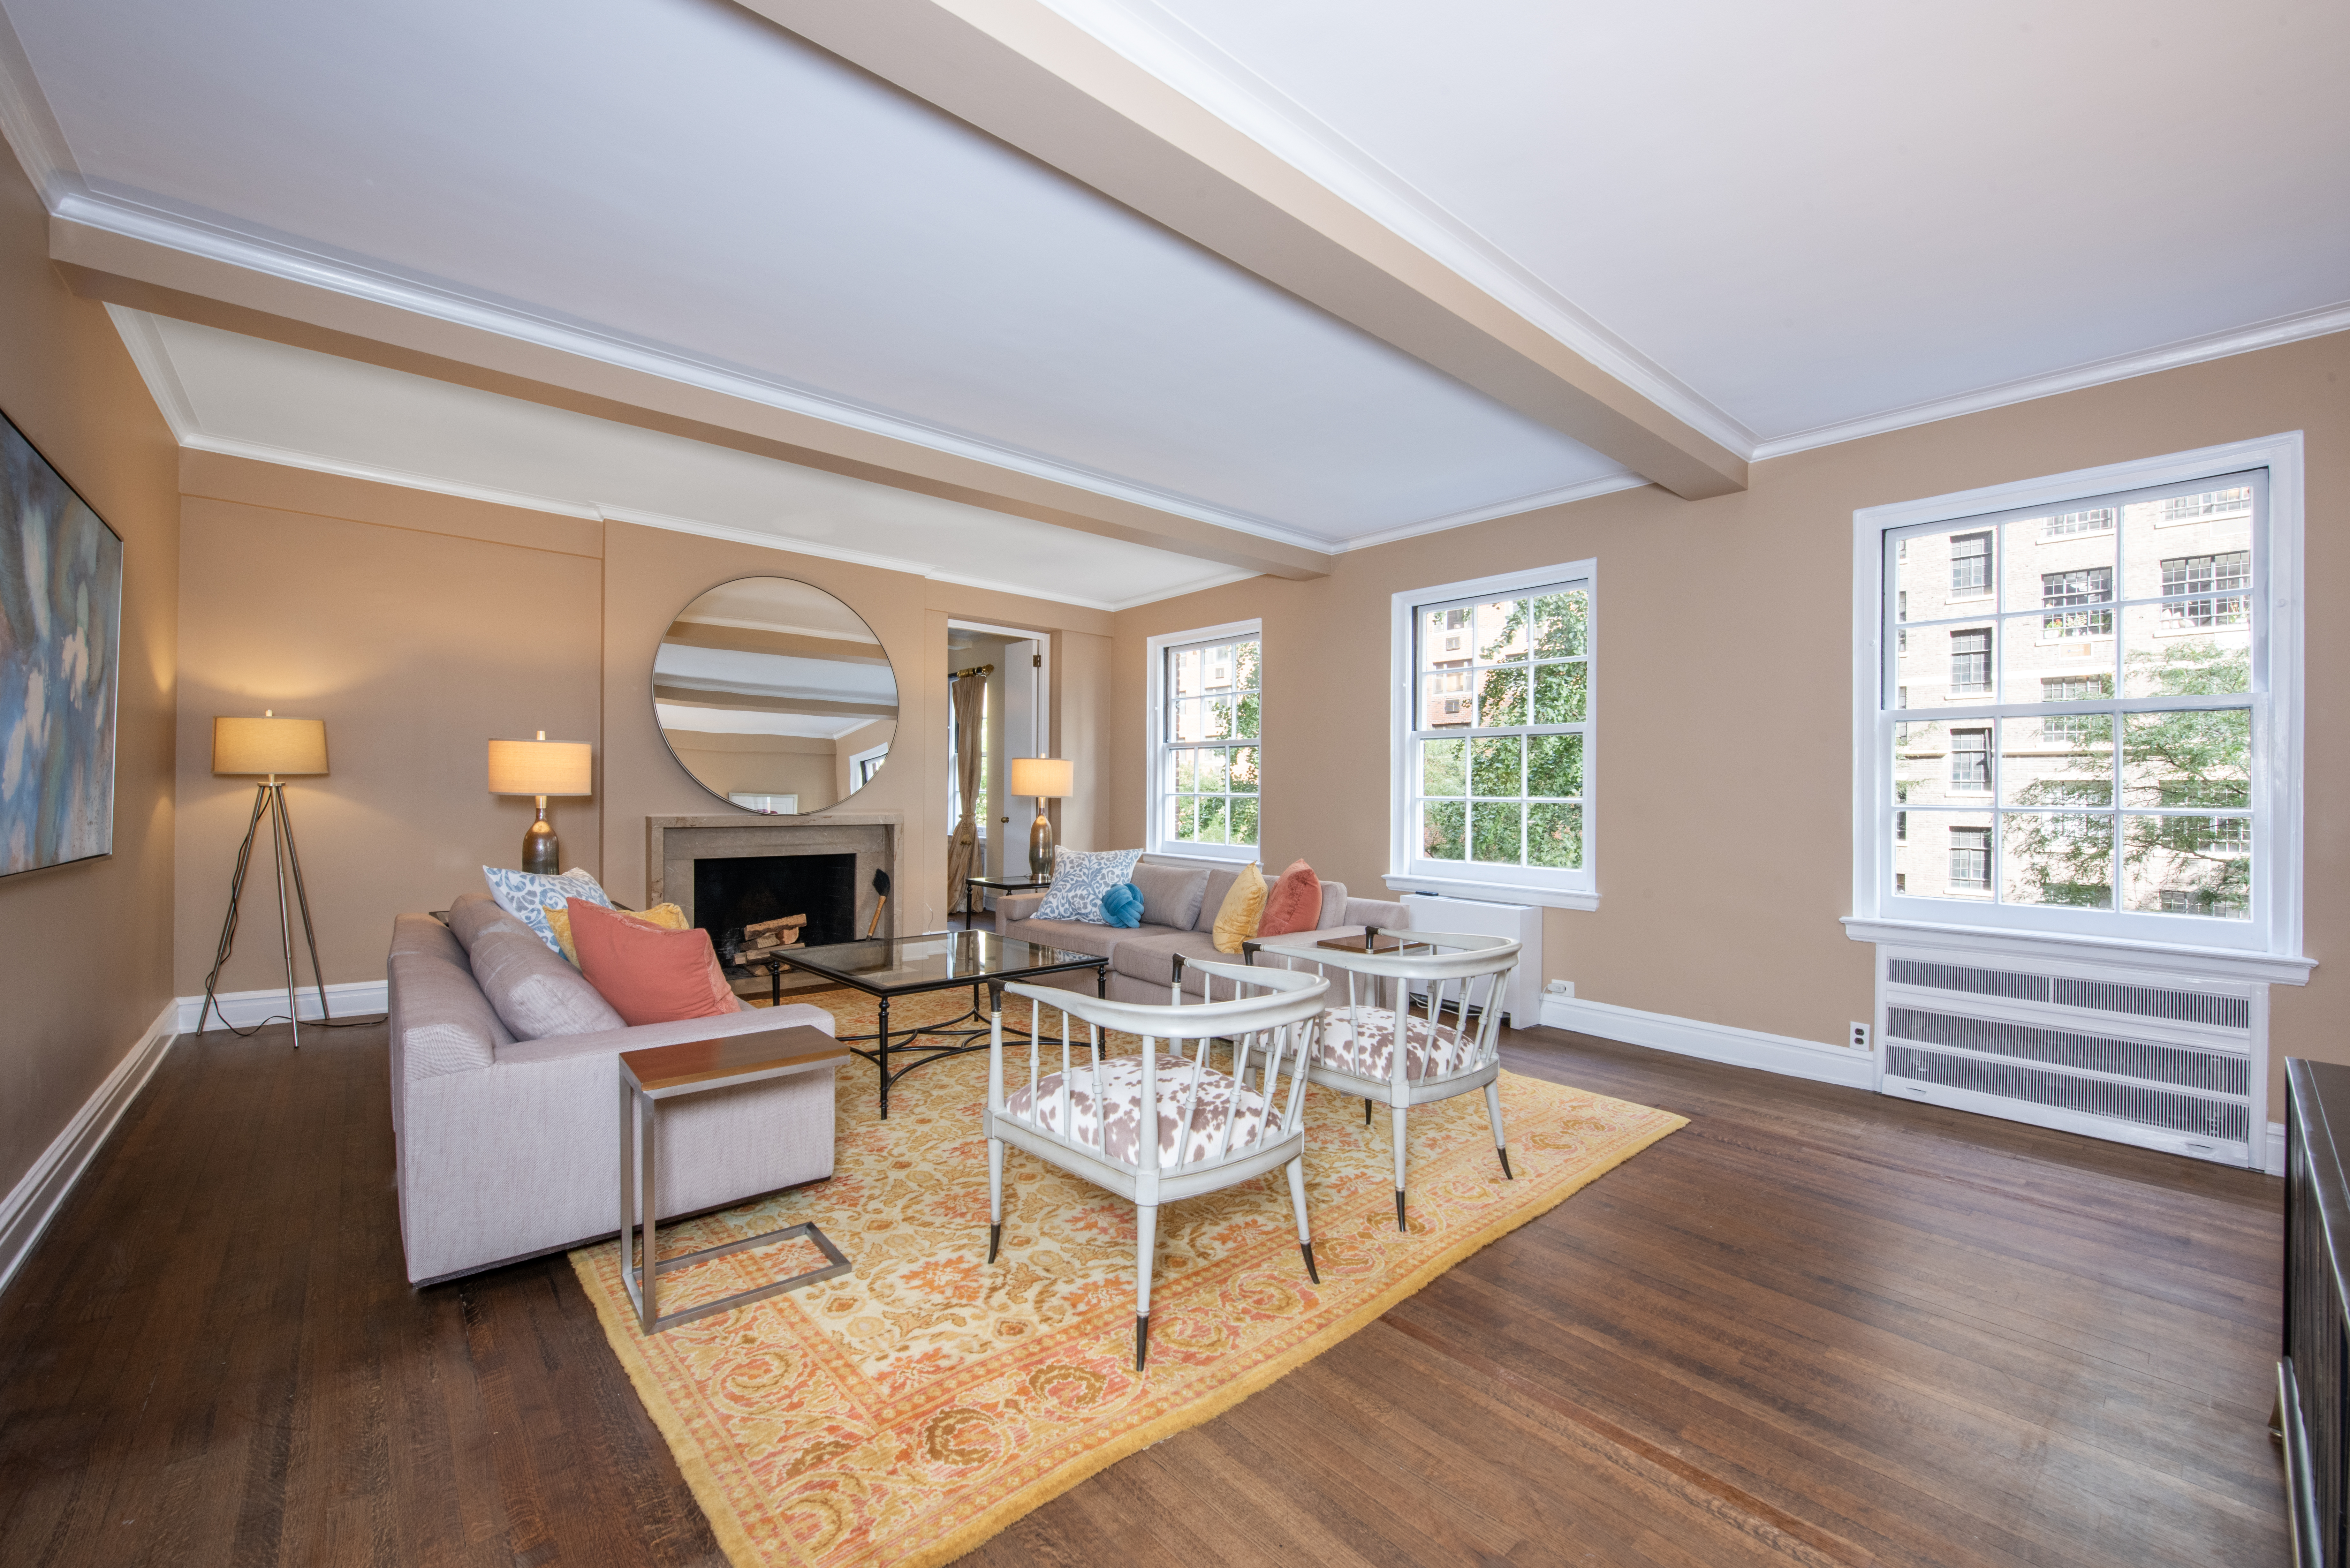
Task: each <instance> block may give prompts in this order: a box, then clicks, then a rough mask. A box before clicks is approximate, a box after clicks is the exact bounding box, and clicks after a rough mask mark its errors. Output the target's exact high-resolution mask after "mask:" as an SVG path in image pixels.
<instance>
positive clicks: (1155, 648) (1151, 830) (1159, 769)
mask: <svg viewBox="0 0 2350 1568" xmlns="http://www.w3.org/2000/svg"><path fill="white" fill-rule="evenodd" d="M1237 638H1254V639H1256V643H1257V666H1256V680H1257V693H1256V712H1257V725H1256V748H1257V750H1256V769H1257V772H1256V777H1257V785H1256V790H1257V794H1256V833H1257V842H1256V843H1255V844H1254V845H1246V844H1194V843H1191V841H1190V840H1188V839H1167V838H1162V837H1161V836H1160V835H1161V833H1162V832H1163V831H1164V830H1165V827H1166V823H1167V815H1166V813H1165V812H1163V811H1162V810H1160V809H1159V808H1160V800H1161V797H1160V794H1159V780H1161V779H1163V778H1165V777H1166V776H1167V728H1166V717H1167V714H1166V708H1167V650H1168V649H1170V648H1188V647H1190V646H1191V644H1192V643H1195V642H1216V641H1219V640H1222V639H1237ZM1143 649H1144V653H1143V659H1144V660H1145V662H1146V663H1147V664H1148V666H1149V682H1150V701H1149V702H1148V703H1147V704H1145V705H1144V708H1143V714H1142V724H1143V742H1144V750H1143V755H1144V756H1145V757H1147V758H1148V759H1149V773H1148V774H1145V775H1144V778H1143V781H1142V812H1143V816H1142V825H1143V826H1142V843H1143V846H1144V851H1145V853H1147V854H1151V855H1165V856H1171V857H1176V858H1179V859H1184V860H1205V861H1211V862H1213V863H1215V864H1216V865H1219V866H1224V865H1231V866H1245V865H1248V864H1249V863H1250V862H1252V861H1262V860H1263V857H1264V787H1265V780H1266V773H1265V765H1264V739H1265V737H1264V711H1265V710H1264V622H1263V621H1262V620H1230V621H1226V622H1225V623H1224V624H1223V625H1222V626H1203V627H1200V628H1196V629H1195V630H1191V631H1170V632H1167V633H1164V634H1163V635H1161V636H1159V637H1154V638H1151V639H1149V640H1148V641H1147V642H1145V643H1144V644H1143Z"/></svg>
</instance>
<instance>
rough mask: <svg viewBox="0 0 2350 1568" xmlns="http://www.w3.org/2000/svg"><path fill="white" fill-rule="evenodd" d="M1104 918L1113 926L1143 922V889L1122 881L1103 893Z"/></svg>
mask: <svg viewBox="0 0 2350 1568" xmlns="http://www.w3.org/2000/svg"><path fill="white" fill-rule="evenodd" d="M1102 920H1103V922H1104V923H1105V924H1107V925H1112V926H1126V927H1133V926H1139V925H1140V924H1142V889H1141V888H1138V887H1136V886H1135V885H1134V884H1133V883H1131V882H1120V883H1119V884H1118V886H1117V887H1115V888H1111V889H1110V890H1109V891H1108V892H1107V893H1104V894H1103V895H1102Z"/></svg>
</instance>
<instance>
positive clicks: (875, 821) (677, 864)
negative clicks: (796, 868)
mask: <svg viewBox="0 0 2350 1568" xmlns="http://www.w3.org/2000/svg"><path fill="white" fill-rule="evenodd" d="M905 821H906V819H905V816H904V815H903V814H902V813H899V812H894V811H838V812H825V813H811V814H808V815H800V816H764V815H759V814H757V813H754V812H741V811H737V812H729V813H726V814H724V815H713V816H649V817H647V818H645V883H646V886H645V901H646V902H647V903H648V904H663V903H668V904H675V905H677V906H678V907H679V908H680V909H683V910H684V911H685V918H686V919H687V920H688V921H689V922H692V921H693V920H694V910H693V863H694V862H695V861H697V860H718V859H732V858H736V857H743V856H752V855H854V856H856V857H857V928H858V934H859V935H862V934H863V933H864V930H865V927H866V925H867V924H868V922H869V921H871V919H873V909H874V904H875V901H876V900H875V896H874V892H873V873H874V872H876V871H887V872H888V873H889V887H890V898H889V908H888V909H884V910H883V911H882V914H881V924H880V928H879V930H877V931H876V932H875V934H876V935H877V936H884V937H887V936H892V935H895V934H896V929H897V913H898V910H899V908H900V907H901V905H902V904H903V902H904V897H905V880H904V878H903V877H901V876H900V875H899V866H898V858H899V857H898V847H899V839H900V837H902V836H903V833H904V828H905Z"/></svg>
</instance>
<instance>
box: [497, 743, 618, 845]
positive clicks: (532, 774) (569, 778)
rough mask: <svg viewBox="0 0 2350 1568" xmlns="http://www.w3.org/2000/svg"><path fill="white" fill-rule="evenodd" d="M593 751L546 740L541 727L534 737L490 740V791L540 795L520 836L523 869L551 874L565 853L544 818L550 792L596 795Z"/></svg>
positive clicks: (590, 748) (585, 744)
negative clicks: (531, 819)
mask: <svg viewBox="0 0 2350 1568" xmlns="http://www.w3.org/2000/svg"><path fill="white" fill-rule="evenodd" d="M594 775H595V752H594V749H593V748H592V747H590V746H589V745H588V744H587V742H585V741H550V740H548V739H547V738H546V731H544V730H541V731H540V732H538V739H537V740H536V741H492V742H490V793H491V794H529V795H536V796H537V797H538V817H537V819H536V821H534V822H533V823H532V824H531V825H530V831H529V832H527V833H525V834H524V835H523V836H522V868H523V869H524V870H525V871H528V872H531V873H533V874H534V875H536V876H541V877H553V876H555V875H556V874H557V871H558V869H559V868H558V867H557V866H556V861H557V860H558V859H559V858H560V857H561V856H562V852H563V845H562V841H561V840H560V839H558V838H556V836H555V825H554V824H553V823H551V822H549V821H547V820H546V797H547V796H548V795H551V794H595V793H596V786H595V776H594Z"/></svg>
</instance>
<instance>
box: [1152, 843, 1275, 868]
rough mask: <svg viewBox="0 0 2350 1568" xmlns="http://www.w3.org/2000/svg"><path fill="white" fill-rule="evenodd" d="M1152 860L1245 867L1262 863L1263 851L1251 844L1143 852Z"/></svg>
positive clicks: (1196, 846) (1187, 845) (1185, 847)
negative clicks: (1253, 863) (1195, 861)
mask: <svg viewBox="0 0 2350 1568" xmlns="http://www.w3.org/2000/svg"><path fill="white" fill-rule="evenodd" d="M1143 854H1145V855H1147V856H1149V857H1150V858H1151V859H1153V860H1197V861H1199V862H1201V864H1203V865H1209V866H1245V865H1247V864H1249V862H1251V861H1253V860H1255V861H1262V859H1263V856H1264V851H1263V849H1261V848H1259V847H1258V846H1255V845H1253V844H1186V845H1182V846H1179V847H1177V848H1173V849H1159V848H1157V847H1155V846H1154V847H1152V848H1149V849H1146V850H1144V851H1143Z"/></svg>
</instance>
